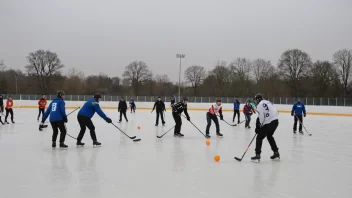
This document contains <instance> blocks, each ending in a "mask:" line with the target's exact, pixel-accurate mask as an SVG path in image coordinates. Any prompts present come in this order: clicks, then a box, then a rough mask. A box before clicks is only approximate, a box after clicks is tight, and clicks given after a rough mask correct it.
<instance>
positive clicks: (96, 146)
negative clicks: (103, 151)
mask: <svg viewBox="0 0 352 198" xmlns="http://www.w3.org/2000/svg"><path fill="white" fill-rule="evenodd" d="M99 147H101V145H93V148H99Z"/></svg>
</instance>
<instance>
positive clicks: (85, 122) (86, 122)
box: [77, 115, 97, 142]
mask: <svg viewBox="0 0 352 198" xmlns="http://www.w3.org/2000/svg"><path fill="white" fill-rule="evenodd" d="M77 120H78V123H79V126H80V127H81V131H80V132H79V134H78V137H77V142H81V141H82V139H83V136H84V133H85V132H86V128H87V127H88V129H89V131H90V137H91V138H92V140H93V142H95V141H97V136H96V135H95V126H94V124H93V122H92V120H91V119H90V118H89V117H87V116H83V115H78V116H77Z"/></svg>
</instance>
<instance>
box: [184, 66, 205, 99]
mask: <svg viewBox="0 0 352 198" xmlns="http://www.w3.org/2000/svg"><path fill="white" fill-rule="evenodd" d="M206 75H207V74H206V71H205V69H204V67H202V66H198V65H192V66H189V67H188V68H187V69H186V71H185V78H186V81H187V82H188V83H191V85H192V87H193V90H194V95H197V88H198V87H199V86H200V85H201V84H202V83H203V80H204V79H205V77H206Z"/></svg>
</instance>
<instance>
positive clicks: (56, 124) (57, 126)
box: [50, 120, 66, 143]
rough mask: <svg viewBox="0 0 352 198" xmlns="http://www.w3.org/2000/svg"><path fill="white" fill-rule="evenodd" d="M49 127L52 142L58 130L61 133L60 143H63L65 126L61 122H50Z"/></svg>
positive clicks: (54, 140)
mask: <svg viewBox="0 0 352 198" xmlns="http://www.w3.org/2000/svg"><path fill="white" fill-rule="evenodd" d="M50 124H51V127H52V128H53V138H52V141H53V142H56V139H57V135H58V133H59V130H60V132H61V134H60V143H64V142H65V137H66V126H65V122H64V121H63V120H60V121H55V122H50Z"/></svg>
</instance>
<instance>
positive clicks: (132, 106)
mask: <svg viewBox="0 0 352 198" xmlns="http://www.w3.org/2000/svg"><path fill="white" fill-rule="evenodd" d="M132 110H133V112H136V105H131V113H132Z"/></svg>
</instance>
